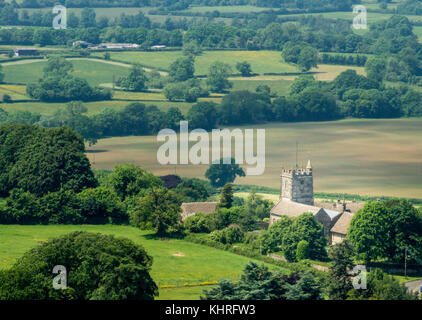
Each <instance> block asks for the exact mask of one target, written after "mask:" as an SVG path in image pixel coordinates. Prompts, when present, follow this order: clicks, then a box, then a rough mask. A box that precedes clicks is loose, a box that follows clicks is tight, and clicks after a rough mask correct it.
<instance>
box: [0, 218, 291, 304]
mask: <svg viewBox="0 0 422 320" xmlns="http://www.w3.org/2000/svg"><path fill="white" fill-rule="evenodd" d="M78 230H83V231H90V232H100V233H104V234H114V235H116V236H119V237H126V238H129V239H131V240H133V241H135V242H136V243H139V244H142V245H143V246H144V248H145V249H146V251H147V252H148V254H150V255H151V256H152V257H153V259H154V262H153V266H152V272H151V276H152V277H153V279H154V281H155V282H156V283H157V285H158V286H159V287H161V286H175V287H174V288H173V287H172V288H160V294H161V293H162V294H161V295H160V299H198V297H199V294H201V293H202V290H203V289H204V286H198V284H200V283H203V282H213V283H214V282H217V281H219V280H220V279H232V280H236V279H238V278H239V276H240V274H241V273H242V270H243V268H244V266H245V264H246V263H248V261H250V260H251V259H248V258H246V257H242V256H238V255H235V254H233V253H230V252H226V251H221V250H218V249H214V248H210V247H206V246H202V245H198V244H193V243H190V242H186V241H183V240H156V239H153V238H151V233H150V232H147V231H141V230H139V229H136V228H133V227H128V226H111V225H101V226H88V225H82V226H74V225H50V226H15V225H12V226H5V225H0V268H9V267H10V266H11V265H12V264H13V262H14V261H16V259H17V258H19V257H20V256H22V255H23V253H24V252H26V251H27V250H29V249H30V248H32V247H35V246H36V245H38V243H39V241H46V240H48V239H49V238H52V237H57V236H60V235H62V234H66V233H69V232H72V231H78ZM270 268H271V269H274V268H275V267H274V266H270ZM284 271H286V272H288V271H287V270H284ZM186 284H189V285H194V286H192V287H190V286H189V287H188V286H186Z"/></svg>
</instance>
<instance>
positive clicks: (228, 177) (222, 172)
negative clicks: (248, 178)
mask: <svg viewBox="0 0 422 320" xmlns="http://www.w3.org/2000/svg"><path fill="white" fill-rule="evenodd" d="M222 160H223V159H220V160H219V162H218V163H215V164H212V165H210V167H209V168H208V170H207V171H206V172H205V177H206V178H207V179H208V180H210V182H211V185H212V186H213V187H217V188H219V187H222V186H224V185H225V184H226V183H231V182H233V181H234V180H235V179H236V177H237V176H239V177H244V176H245V172H244V171H243V169H242V168H240V166H239V165H238V164H236V163H235V160H234V159H233V158H232V159H231V164H224V163H222V162H223V161H222Z"/></svg>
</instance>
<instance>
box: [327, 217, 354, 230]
mask: <svg viewBox="0 0 422 320" xmlns="http://www.w3.org/2000/svg"><path fill="white" fill-rule="evenodd" d="M352 218H353V214H351V213H349V212H343V214H342V215H341V217H340V218H339V219H338V221H337V222H336V223H335V224H334V226H333V227H332V228H331V232H335V233H339V234H343V235H346V234H347V229H349V226H350V222H351V221H352Z"/></svg>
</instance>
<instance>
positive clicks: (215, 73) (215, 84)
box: [207, 61, 233, 92]
mask: <svg viewBox="0 0 422 320" xmlns="http://www.w3.org/2000/svg"><path fill="white" fill-rule="evenodd" d="M231 72H232V69H231V67H230V65H228V64H226V63H223V62H219V61H217V62H214V63H213V64H212V65H211V66H210V69H209V71H208V78H207V85H208V87H209V88H210V91H212V92H224V90H226V89H230V88H232V86H233V84H232V83H231V82H230V81H229V80H228V78H229V76H230V74H231Z"/></svg>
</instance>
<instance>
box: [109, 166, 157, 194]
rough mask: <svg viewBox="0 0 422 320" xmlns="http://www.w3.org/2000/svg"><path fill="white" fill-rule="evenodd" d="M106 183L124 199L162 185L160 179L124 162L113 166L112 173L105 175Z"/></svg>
mask: <svg viewBox="0 0 422 320" xmlns="http://www.w3.org/2000/svg"><path fill="white" fill-rule="evenodd" d="M106 184H107V185H108V186H110V187H111V188H112V189H113V190H114V191H115V192H116V194H117V195H118V196H119V197H120V199H122V200H124V199H126V198H127V197H132V196H138V195H139V194H140V193H141V192H146V190H147V189H149V188H154V187H155V188H159V187H161V186H162V181H161V179H160V178H158V177H156V176H154V175H153V174H152V173H150V172H148V171H146V170H145V169H143V168H141V167H139V166H135V165H133V164H124V165H118V166H115V167H114V170H113V173H112V174H110V175H109V176H108V177H107V182H106Z"/></svg>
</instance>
